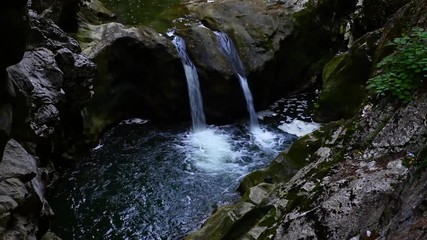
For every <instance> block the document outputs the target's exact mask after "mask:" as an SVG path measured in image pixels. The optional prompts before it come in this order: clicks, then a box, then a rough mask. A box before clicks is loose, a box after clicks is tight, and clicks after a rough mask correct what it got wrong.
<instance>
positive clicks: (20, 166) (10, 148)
mask: <svg viewBox="0 0 427 240" xmlns="http://www.w3.org/2000/svg"><path fill="white" fill-rule="evenodd" d="M36 173H37V166H36V162H35V160H34V158H33V157H32V156H31V155H30V154H28V153H27V151H25V149H24V148H23V147H22V146H21V145H20V144H19V143H18V142H17V141H15V140H13V139H11V140H9V142H8V143H7V145H6V148H5V151H4V156H3V161H2V162H1V163H0V181H3V180H5V179H8V178H19V179H20V180H21V181H24V182H27V181H30V180H31V179H32V178H34V177H35V176H36Z"/></svg>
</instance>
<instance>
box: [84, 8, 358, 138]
mask: <svg viewBox="0 0 427 240" xmlns="http://www.w3.org/2000/svg"><path fill="white" fill-rule="evenodd" d="M335 2H336V1H333V0H325V1H313V2H310V3H311V4H305V3H306V2H305V1H287V2H282V1H271V2H266V1H258V0H256V1H249V2H242V1H235V0H221V1H214V2H205V1H185V2H184V5H185V7H186V8H187V9H188V11H189V15H188V16H186V17H184V18H180V19H177V20H176V21H175V22H176V26H174V30H175V32H176V34H177V35H180V36H182V37H183V38H184V39H185V41H186V42H187V50H188V54H189V55H190V57H191V59H192V60H193V62H194V64H195V65H196V67H197V71H198V75H199V79H200V86H201V92H202V96H203V99H204V107H205V112H206V115H207V119H208V121H210V122H229V121H231V120H233V119H235V118H237V117H242V116H244V115H245V114H246V111H244V109H245V101H244V97H243V94H242V91H241V89H240V86H239V83H238V78H237V76H236V72H235V71H234V70H233V68H232V64H230V60H229V59H227V58H226V56H225V55H224V53H223V52H222V50H221V46H220V43H219V41H218V39H217V37H216V35H215V34H214V32H213V31H222V32H224V33H226V34H227V35H228V36H229V37H230V38H231V39H232V41H233V42H234V45H236V48H237V52H238V54H239V56H240V58H241V59H242V61H243V64H244V68H245V74H246V75H247V77H248V81H249V85H250V86H249V87H250V89H251V90H252V93H253V96H254V102H255V105H256V106H255V107H256V108H258V109H259V108H262V107H266V106H267V105H268V104H270V103H271V102H272V101H274V100H277V99H278V98H279V97H282V96H284V95H286V94H289V93H291V92H295V91H299V90H301V89H304V88H306V87H307V86H310V85H312V84H313V83H314V82H316V81H318V80H316V79H317V77H318V76H319V75H320V73H321V68H322V66H323V64H324V63H326V62H327V61H328V60H329V59H330V58H332V57H333V55H334V54H335V53H336V52H337V51H338V50H339V49H343V48H345V45H346V44H347V41H348V40H346V39H345V38H344V35H345V32H344V30H343V29H344V28H345V26H346V24H348V23H349V22H350V21H351V15H352V14H353V13H354V11H356V1H349V2H341V1H339V2H338V3H339V4H335ZM304 4H305V5H304ZM90 6H94V5H90ZM96 6H98V7H97V8H96V9H92V13H93V12H96V11H98V12H97V13H98V14H97V15H99V16H104V15H106V16H109V15H111V13H109V12H108V11H101V10H100V9H102V8H100V7H99V5H96ZM87 12H90V11H87V10H86V11H84V12H82V14H83V13H86V15H85V16H84V17H82V19H84V21H86V24H85V25H82V28H81V31H80V32H79V36H80V37H79V39H80V40H81V41H82V42H84V43H85V45H84V49H85V50H84V51H88V52H91V53H90V56H91V58H92V60H94V61H95V62H97V63H99V65H100V66H101V65H102V66H105V67H102V68H100V71H99V75H98V77H97V79H99V80H97V81H96V83H95V88H97V89H102V88H109V86H110V85H111V84H113V85H115V86H119V87H118V88H117V89H119V90H118V91H115V92H114V93H113V92H110V93H108V94H99V95H95V96H94V98H95V100H97V101H99V102H105V105H106V106H105V107H106V108H110V110H111V111H113V110H112V109H117V108H116V107H114V105H116V104H118V105H121V106H123V105H126V106H129V111H128V112H129V113H128V114H118V117H117V118H123V117H125V116H129V115H130V116H133V117H142V118H151V119H158V120H159V119H161V120H163V121H165V120H183V119H188V118H189V114H188V112H189V111H188V104H187V102H188V100H187V98H188V97H187V93H186V90H185V85H186V83H185V77H184V74H183V70H182V67H181V66H180V63H179V59H178V58H177V54H175V53H174V51H175V49H174V48H173V46H172V44H171V43H170V39H169V38H168V37H165V34H164V33H156V32H155V31H154V30H152V29H148V28H147V27H138V28H131V27H127V26H121V25H120V24H117V23H109V24H104V25H91V23H96V22H100V21H90V20H89V19H93V18H94V16H93V14H87ZM88 15H90V16H88ZM119 26H121V27H119ZM113 31H114V34H111V33H112V32H113ZM101 36H102V37H101ZM100 37H101V38H100ZM102 38H104V39H102ZM150 42H151V44H147V43H150ZM153 44H155V45H153ZM94 49H98V50H95V51H93V50H94ZM118 50H120V51H121V52H123V53H124V52H126V51H128V52H132V54H127V55H129V56H131V57H127V59H129V58H132V61H129V60H126V57H124V56H123V55H122V54H117V52H118ZM107 55H108V56H107ZM158 56H159V57H158ZM160 56H161V57H160ZM147 58H150V59H155V60H154V61H151V60H150V61H149V62H147V61H146V59H147ZM102 59H109V60H108V62H105V61H103V60H102ZM125 62H126V64H127V67H122V66H121V64H120V63H125ZM113 64H116V65H118V67H112V65H113ZM164 65H168V66H169V68H170V69H172V70H169V71H161V70H159V69H161V67H162V66H164ZM153 76H156V77H157V80H156V83H153V81H152V80H150V79H151V78H152V77H153ZM116 84H117V85H116ZM130 88H132V89H134V90H135V91H136V90H137V89H138V91H139V92H140V93H143V94H142V95H143V96H145V97H138V96H136V95H137V93H134V92H132V91H129V90H130ZM122 90H124V91H122ZM153 93H156V94H153ZM144 98H146V99H144ZM132 101H133V102H135V101H138V102H139V104H140V105H139V110H138V109H137V108H135V107H134V106H133V103H132ZM182 109H185V111H184V112H183V111H182ZM110 110H108V109H107V110H106V111H110ZM91 115H92V112H90V111H89V116H91ZM93 119H97V120H96V121H97V122H98V123H99V124H98V125H99V126H100V128H103V127H105V126H106V125H108V124H110V123H112V122H115V121H117V119H108V117H105V116H101V115H100V114H98V113H97V112H96V111H95V112H93ZM95 132H97V131H95ZM98 132H99V131H98Z"/></svg>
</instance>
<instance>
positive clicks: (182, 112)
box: [84, 23, 190, 136]
mask: <svg viewBox="0 0 427 240" xmlns="http://www.w3.org/2000/svg"><path fill="white" fill-rule="evenodd" d="M87 37H88V38H90V39H92V41H90V44H88V45H86V48H85V49H84V52H85V53H86V54H87V55H88V56H89V57H90V58H91V59H92V60H93V61H94V62H95V63H96V64H97V67H98V74H97V76H96V77H95V79H94V82H93V85H94V89H93V91H94V95H93V97H92V101H91V102H90V104H89V105H88V107H87V122H86V133H87V134H88V135H89V136H98V134H99V133H100V132H102V131H103V130H104V129H105V127H107V126H109V125H111V124H115V123H117V122H118V121H121V120H124V119H127V118H135V117H138V118H145V119H147V118H148V119H153V120H158V121H163V122H176V121H182V120H189V118H190V114H189V102H188V93H187V85H186V79H185V74H184V69H183V67H182V64H181V61H180V58H179V57H178V54H177V52H176V49H175V47H174V46H173V44H172V43H171V41H170V40H169V39H167V38H166V37H164V36H163V35H161V34H159V33H157V32H155V31H154V30H152V29H150V28H147V27H140V28H128V27H125V26H123V25H122V24H119V23H109V24H104V25H99V26H94V27H93V29H91V30H90V31H88V32H87Z"/></svg>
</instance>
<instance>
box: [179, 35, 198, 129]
mask: <svg viewBox="0 0 427 240" xmlns="http://www.w3.org/2000/svg"><path fill="white" fill-rule="evenodd" d="M172 43H173V44H174V45H175V47H176V49H177V51H178V54H179V56H180V57H181V61H182V65H183V67H184V71H185V76H186V79H187V86H188V96H189V98H190V108H191V119H192V121H193V131H194V132H198V131H200V130H204V129H206V120H205V113H204V110H203V100H202V94H201V93H200V83H199V76H198V75H197V69H196V67H195V66H194V64H193V62H192V61H191V59H190V57H189V56H188V54H187V50H186V46H185V41H184V39H182V38H181V37H179V36H177V35H174V36H173V40H172Z"/></svg>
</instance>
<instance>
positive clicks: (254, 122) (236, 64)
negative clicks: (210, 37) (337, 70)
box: [214, 31, 259, 128]
mask: <svg viewBox="0 0 427 240" xmlns="http://www.w3.org/2000/svg"><path fill="white" fill-rule="evenodd" d="M214 34H215V35H216V37H217V39H218V41H219V43H220V45H221V49H222V51H223V52H224V54H225V55H226V56H227V58H228V59H229V60H230V63H231V66H232V67H233V70H234V71H235V72H236V74H237V77H238V78H239V83H240V86H241V87H242V90H243V94H244V95H245V99H246V108H247V110H248V112H249V124H250V126H251V128H256V127H258V126H259V124H258V118H257V115H256V112H255V108H254V104H253V97H252V93H251V90H250V89H249V85H248V80H247V78H246V74H245V68H244V66H243V63H242V60H241V59H240V57H239V54H238V53H237V50H236V47H235V46H234V44H233V41H232V40H231V39H230V38H229V37H228V36H227V34H225V33H223V32H218V31H214Z"/></svg>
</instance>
